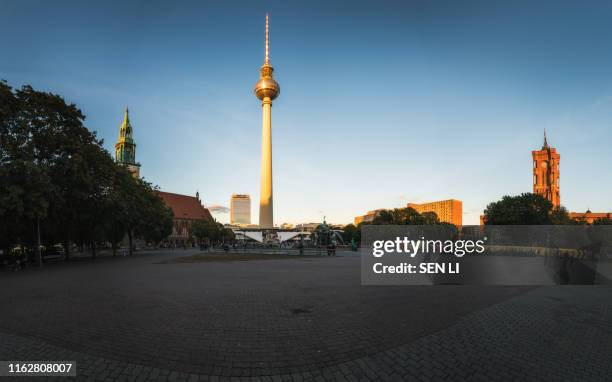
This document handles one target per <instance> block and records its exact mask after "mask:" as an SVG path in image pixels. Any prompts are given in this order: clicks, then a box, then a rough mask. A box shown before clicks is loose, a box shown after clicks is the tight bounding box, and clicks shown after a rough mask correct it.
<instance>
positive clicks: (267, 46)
mask: <svg viewBox="0 0 612 382" xmlns="http://www.w3.org/2000/svg"><path fill="white" fill-rule="evenodd" d="M268 30H269V28H268V14H267V13H266V61H265V64H266V65H270V42H269V41H270V40H269V39H268Z"/></svg>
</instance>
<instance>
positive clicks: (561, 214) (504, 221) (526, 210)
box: [484, 193, 577, 225]
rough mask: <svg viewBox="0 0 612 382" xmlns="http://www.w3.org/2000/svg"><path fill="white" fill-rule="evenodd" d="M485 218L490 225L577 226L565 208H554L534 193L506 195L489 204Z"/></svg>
mask: <svg viewBox="0 0 612 382" xmlns="http://www.w3.org/2000/svg"><path fill="white" fill-rule="evenodd" d="M484 216H485V223H486V224H490V225H541V224H577V222H576V221H575V220H573V219H571V218H570V216H569V213H568V211H567V209H566V208H565V207H562V206H561V207H556V208H553V205H552V203H551V202H550V201H548V200H547V199H546V198H544V197H542V196H541V195H537V194H532V193H523V194H520V195H517V196H508V195H506V196H504V197H503V198H502V199H501V200H499V201H497V202H493V203H489V205H488V206H487V208H486V209H485V211H484Z"/></svg>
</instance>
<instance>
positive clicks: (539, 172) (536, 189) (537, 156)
mask: <svg viewBox="0 0 612 382" xmlns="http://www.w3.org/2000/svg"><path fill="white" fill-rule="evenodd" d="M531 156H532V157H533V193H534V194H538V195H542V196H543V197H545V198H546V199H548V200H549V201H550V202H551V203H552V205H553V206H554V207H559V206H560V205H561V195H560V193H559V161H560V159H561V155H559V154H558V153H557V149H555V148H553V147H549V146H548V142H547V140H546V130H544V145H543V146H542V149H541V150H534V151H532V152H531Z"/></svg>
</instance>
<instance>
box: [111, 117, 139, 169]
mask: <svg viewBox="0 0 612 382" xmlns="http://www.w3.org/2000/svg"><path fill="white" fill-rule="evenodd" d="M115 161H116V162H117V163H119V164H121V165H123V166H125V167H127V169H128V170H129V171H130V172H131V173H132V175H133V176H134V177H136V178H138V177H139V176H140V163H136V143H135V142H134V137H133V130H132V124H131V123H130V111H129V110H128V108H127V107H126V108H125V114H124V116H123V123H122V124H121V128H120V129H119V139H118V140H117V143H116V144H115Z"/></svg>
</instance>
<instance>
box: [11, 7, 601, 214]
mask: <svg viewBox="0 0 612 382" xmlns="http://www.w3.org/2000/svg"><path fill="white" fill-rule="evenodd" d="M266 11H268V12H270V22H271V26H270V39H271V43H270V44H271V46H270V49H271V53H270V55H271V62H272V64H273V66H274V67H275V75H276V79H277V80H278V82H279V83H280V86H281V95H280V96H279V98H278V99H277V100H276V101H275V103H274V106H273V117H272V120H273V158H274V159H273V160H274V198H275V199H274V206H275V211H274V213H275V215H274V216H275V219H274V220H275V223H277V224H280V223H283V222H291V223H298V222H311V221H321V220H322V218H323V216H324V215H325V216H327V220H328V221H331V222H333V223H347V222H350V221H352V219H353V217H354V216H356V215H359V214H363V213H365V212H366V211H367V210H371V209H376V208H385V207H386V208H391V207H400V206H403V205H405V204H406V203H407V202H425V201H433V200H439V199H446V198H456V199H460V200H462V201H463V209H464V224H466V223H467V224H470V223H473V224H477V223H478V215H479V214H480V213H481V211H482V210H483V208H484V207H485V206H486V205H487V203H489V202H491V201H494V200H497V199H499V198H500V197H501V196H503V195H505V194H518V193H520V192H529V191H531V187H532V186H531V182H532V174H531V166H532V165H531V150H533V149H537V148H539V147H540V146H541V144H542V131H543V129H544V128H546V129H547V131H548V136H549V142H550V143H551V145H552V146H555V147H556V148H557V149H558V151H559V152H560V153H561V201H562V204H563V205H565V206H566V207H567V208H568V209H569V210H571V211H584V210H586V209H587V208H590V209H591V210H593V211H612V200H611V198H610V190H611V189H612V172H611V171H610V167H611V165H612V150H610V143H611V142H612V23H610V20H612V3H610V2H597V1H589V2H586V3H585V2H579V1H574V2H570V1H538V2H533V1H507V2H503V1H495V2H491V1H478V2H475V1H461V2H458V1H402V2H400V1H398V2H392V1H388V2H382V3H379V2H358V1H343V2H340V1H338V2H334V1H321V2H317V1H304V2H286V1H278V2H256V1H244V2H239V1H231V2H218V1H216V2H210V3H207V2H203V1H199V2H193V3H190V2H186V1H182V2H171V1H126V2H112V1H103V2H102V1H99V2H77V1H74V2H69V1H53V2H50V1H30V0H25V1H24V0H21V1H16V0H4V1H2V2H0V46H1V47H2V50H1V56H0V78H2V79H5V80H7V81H8V82H9V84H11V85H13V86H21V85H23V84H31V85H32V86H34V87H35V88H37V89H40V90H45V91H51V92H54V93H58V94H61V95H63V96H64V97H65V98H66V99H67V100H68V101H69V102H73V103H76V104H77V105H78V106H79V107H80V108H81V109H82V110H83V112H84V113H85V114H86V115H87V120H86V124H87V126H88V127H89V128H91V129H92V130H96V131H97V132H98V134H99V136H100V137H101V138H103V139H104V141H105V146H106V147H107V148H108V149H109V150H112V147H113V145H114V142H115V141H116V139H117V135H118V131H119V126H120V123H121V120H122V114H123V109H124V108H125V105H129V107H130V115H131V120H132V124H133V126H134V129H135V138H136V142H137V144H138V148H137V160H138V161H139V162H141V163H142V171H141V173H142V175H143V176H144V177H145V178H146V179H148V180H149V181H151V182H153V183H155V184H157V185H159V186H160V187H161V188H162V189H163V190H166V191H171V192H178V193H186V194H195V192H196V190H199V192H200V194H201V196H202V198H203V199H204V202H205V204H207V205H225V206H227V205H228V204H229V198H230V195H231V194H232V193H248V194H250V195H251V197H252V199H253V206H252V220H253V222H256V221H257V215H258V198H259V171H260V170H259V164H260V140H261V105H260V102H259V101H258V100H257V99H256V98H255V96H254V95H253V92H252V88H253V85H254V84H255V82H256V80H257V78H258V69H259V67H260V65H261V64H262V62H263V44H264V17H265V13H266ZM221 220H224V218H223V217H221Z"/></svg>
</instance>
